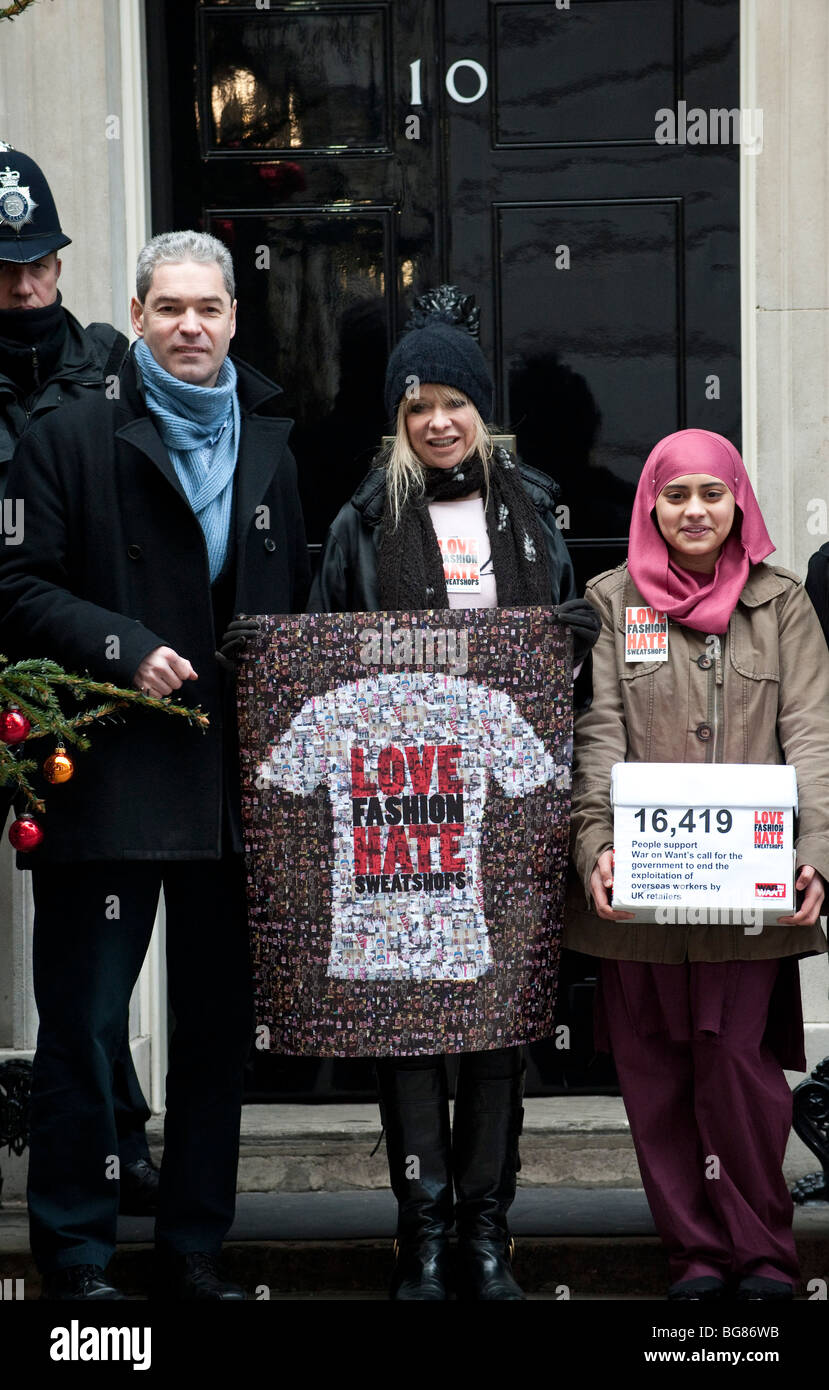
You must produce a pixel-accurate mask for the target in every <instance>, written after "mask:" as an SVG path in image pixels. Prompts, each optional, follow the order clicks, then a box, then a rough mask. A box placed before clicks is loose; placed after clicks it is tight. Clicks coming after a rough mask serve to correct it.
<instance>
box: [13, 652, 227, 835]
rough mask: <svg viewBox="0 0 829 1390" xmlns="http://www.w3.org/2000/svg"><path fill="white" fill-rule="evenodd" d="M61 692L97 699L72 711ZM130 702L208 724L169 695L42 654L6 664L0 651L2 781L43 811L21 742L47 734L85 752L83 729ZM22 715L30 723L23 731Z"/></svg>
mask: <svg viewBox="0 0 829 1390" xmlns="http://www.w3.org/2000/svg"><path fill="white" fill-rule="evenodd" d="M61 691H65V692H66V694H67V695H68V696H71V698H72V700H74V701H75V703H76V704H77V705H79V706H83V705H84V704H85V703H86V702H90V701H92V700H93V699H94V700H96V701H97V703H96V704H95V705H94V706H93V707H92V708H79V709H78V710H77V712H76V713H70V712H67V711H66V710H64V709H63V708H61V702H60V698H59V695H60V692H61ZM130 706H137V707H139V708H145V709H151V710H156V711H158V712H159V713H162V714H174V715H178V716H180V717H181V718H183V719H186V720H187V722H188V723H189V724H192V725H195V726H196V727H197V728H199V729H201V730H202V732H203V731H204V730H205V729H206V728H207V727H208V722H209V721H208V717H207V715H206V714H203V713H202V711H201V709H199V708H198V707H195V708H194V707H191V706H189V705H183V704H181V703H179V702H178V701H175V702H174V701H172V700H170V699H169V698H168V697H164V698H157V697H156V696H154V695H145V694H144V693H143V691H140V690H131V689H127V688H125V687H122V686H118V685H115V684H114V683H113V682H112V681H96V680H93V679H92V678H91V676H88V675H87V676H79V675H76V674H74V673H73V672H71V671H65V670H64V669H63V667H62V666H59V665H58V663H57V662H55V661H51V660H48V659H46V658H35V657H29V658H27V659H26V660H24V661H17V662H13V663H10V662H9V660H8V658H7V657H5V656H0V786H9V785H12V786H14V787H15V788H16V790H17V792H19V793H22V795H23V796H24V798H25V801H26V805H27V808H28V810H30V811H37V812H41V813H42V812H43V811H44V810H45V809H46V808H45V803H44V801H43V800H42V798H41V797H39V796H38V795H37V794H36V792H35V790H34V787H33V786H32V781H31V779H32V777H34V776H35V775H36V773H37V770H38V768H37V763H36V762H35V761H34V760H33V759H31V758H19V757H18V755H17V751H16V750H17V749H18V748H20V749H22V746H23V744H24V743H31V742H32V741H33V740H35V739H40V738H46V737H49V738H52V739H54V741H55V743H56V745H62V744H67V743H71V744H73V745H74V746H75V747H76V748H78V749H80V750H82V751H83V750H85V749H87V748H89V746H90V742H89V739H88V737H87V736H86V734H85V733H82V732H81V730H82V729H85V728H87V727H89V726H90V725H92V724H97V723H101V722H102V721H104V720H107V721H109V722H110V723H116V722H122V721H123V719H124V717H125V715H124V712H125V711H126V710H128V709H129V708H130ZM15 711H16V714H14V715H13V712H15ZM12 715H13V719H14V721H15V723H16V727H9V729H8V734H7V735H6V732H5V729H4V728H3V721H4V720H5V719H8V718H9V716H12ZM24 718H25V720H26V721H27V722H28V725H29V728H28V729H27V730H26V731H25V733H24V734H23V736H21V732H20V731H21V728H25V726H23V725H22V720H23V719H24ZM15 740H16V741H15Z"/></svg>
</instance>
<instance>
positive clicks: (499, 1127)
mask: <svg viewBox="0 0 829 1390" xmlns="http://www.w3.org/2000/svg"><path fill="white" fill-rule="evenodd" d="M525 1070H526V1069H525V1068H524V1067H523V1066H522V1068H521V1070H520V1071H519V1072H516V1073H515V1075H513V1076H505V1077H475V1076H472V1077H469V1076H467V1075H466V1074H465V1073H464V1071H463V1069H461V1071H460V1073H459V1075H458V1087H457V1094H456V1096H455V1116H454V1124H453V1132H452V1168H453V1172H454V1175H455V1196H456V1198H457V1200H456V1202H455V1221H456V1224H457V1231H458V1263H457V1269H458V1297H459V1298H464V1299H474V1300H476V1301H477V1300H486V1301H490V1300H494V1299H508V1300H510V1301H515V1300H517V1299H523V1298H525V1294H524V1293H523V1292H522V1290H521V1289H520V1287H519V1285H518V1284H517V1283H516V1281H515V1279H514V1277H513V1274H512V1269H511V1264H512V1251H513V1242H512V1241H511V1240H510V1236H509V1231H508V1229H507V1212H508V1210H509V1208H510V1206H511V1205H512V1202H513V1199H514V1197H515V1187H516V1181H517V1177H516V1175H517V1173H518V1170H519V1168H520V1166H521V1163H520V1160H519V1157H518V1139H519V1136H520V1134H521V1128H522V1122H523V1118H524V1111H523V1109H522V1106H521V1097H522V1094H523V1091H524V1071H525Z"/></svg>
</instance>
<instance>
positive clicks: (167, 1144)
mask: <svg viewBox="0 0 829 1390" xmlns="http://www.w3.org/2000/svg"><path fill="white" fill-rule="evenodd" d="M32 880H33V889H34V900H35V926H34V950H33V958H34V988H35V999H36V1002H37V1007H38V1013H39V1016H40V1027H39V1030H38V1040H37V1052H36V1054H35V1060H34V1065H33V1073H32V1100H31V1140H30V1158H29V1193H28V1196H29V1220H30V1239H31V1247H32V1253H33V1255H34V1257H35V1260H36V1262H37V1265H38V1268H39V1269H40V1270H42V1271H43V1272H50V1271H52V1270H55V1269H60V1268H66V1267H68V1266H71V1265H78V1264H96V1265H102V1266H106V1264H107V1262H108V1260H109V1259H110V1257H111V1255H112V1253H113V1251H114V1249H115V1231H116V1217H117V1207H118V1181H117V1171H118V1162H117V1158H118V1154H119V1138H118V1132H117V1125H116V1105H115V1100H114V1096H113V1071H114V1067H115V1064H116V1059H117V1057H118V1054H119V1050H120V1049H121V1047H122V1045H123V1039H124V1019H125V1018H126V1013H127V1007H128V1004H129V998H130V995H131V993H132V989H133V986H134V984H135V981H136V979H137V978H138V973H139V971H140V969H141V964H142V962H143V960H144V956H145V954H146V950H147V946H148V944H149V940H150V936H151V934H152V926H153V920H154V917H155V911H156V906H157V903H158V895H159V891H160V889H161V887H162V885H163V887H164V896H165V903H166V909H167V971H168V981H169V992H170V1003H171V1006H172V1009H173V1013H174V1015H175V1028H174V1030H173V1035H172V1038H171V1041H170V1059H169V1069H168V1074H167V1097H166V1102H167V1113H166V1118H165V1125H164V1158H163V1161H162V1166H161V1181H160V1190H159V1213H158V1218H157V1221H156V1239H157V1241H158V1242H160V1243H161V1244H164V1245H166V1246H168V1247H170V1248H172V1249H174V1250H178V1251H182V1252H184V1251H192V1250H208V1251H212V1252H215V1251H218V1249H219V1248H220V1246H221V1242H222V1240H223V1238H224V1236H225V1235H226V1233H227V1231H228V1229H229V1227H230V1225H231V1222H232V1220H233V1213H234V1207H235V1196H236V1169H237V1163H238V1153H239V1122H240V1114H241V1098H242V1074H243V1068H244V1064H245V1060H246V1057H247V1053H248V1049H249V1047H250V1041H251V1035H252V1031H253V1005H252V995H251V982H250V962H249V951H248V932H247V914H246V909H245V898H244V871H243V865H242V860H241V857H240V856H236V855H228V856H226V857H225V858H224V859H222V860H216V861H210V860H207V861H198V862H195V861H191V862H187V861H183V862H166V861H164V862H162V861H147V862H117V863H116V862H112V863H110V862H101V863H85V864H66V865H64V864H60V865H53V866H50V867H48V868H47V867H44V868H39V869H36V870H34V871H33V874H32Z"/></svg>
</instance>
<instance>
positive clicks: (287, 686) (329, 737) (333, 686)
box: [237, 609, 572, 1057]
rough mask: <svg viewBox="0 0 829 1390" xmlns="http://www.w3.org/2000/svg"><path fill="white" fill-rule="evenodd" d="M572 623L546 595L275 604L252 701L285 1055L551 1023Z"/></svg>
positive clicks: (566, 796)
mask: <svg viewBox="0 0 829 1390" xmlns="http://www.w3.org/2000/svg"><path fill="white" fill-rule="evenodd" d="M567 641H568V639H567V637H566V630H565V629H564V628H563V627H562V626H561V625H560V624H558V623H557V622H556V620H555V618H554V617H553V615H552V613H551V612H549V611H548V610H545V609H526V610H511V609H474V610H441V611H434V612H432V611H430V612H413V613H388V614H382V613H380V614H366V613H358V614H310V615H303V616H291V617H263V618H261V619H260V633H259V636H258V637H257V638H255V639H253V641H251V642H250V643H249V645H248V650H247V653H246V656H245V659H244V660H243V662H242V663H241V664H240V669H239V675H238V693H237V698H238V707H239V721H240V750H241V769H242V808H243V820H244V831H245V848H246V855H247V883H248V898H249V909H250V920H251V930H252V951H253V962H254V975H255V992H256V1019H257V1024H258V1025H259V1026H260V1027H262V1026H264V1027H265V1028H267V1030H268V1036H269V1038H270V1048H271V1049H272V1050H273V1051H277V1052H282V1053H286V1054H289V1055H295V1056H317V1057H319V1056H323V1057H324V1056H336V1057H355V1056H376V1055H395V1056H406V1055H415V1054H423V1053H433V1052H444V1051H446V1052H463V1051H476V1050H481V1049H486V1048H492V1047H506V1046H509V1045H512V1044H513V1043H517V1042H530V1041H535V1040H537V1039H540V1038H543V1037H545V1036H549V1035H550V1033H551V1032H552V1031H553V1021H554V1006H555V992H556V979H557V970H558V960H559V949H560V931H561V911H562V899H563V889H564V880H565V875H566V867H567V858H568V825H569V808H570V762H571V753H572V698H571V679H572V678H571V667H572V660H571V655H570V654H569V652H568V648H567Z"/></svg>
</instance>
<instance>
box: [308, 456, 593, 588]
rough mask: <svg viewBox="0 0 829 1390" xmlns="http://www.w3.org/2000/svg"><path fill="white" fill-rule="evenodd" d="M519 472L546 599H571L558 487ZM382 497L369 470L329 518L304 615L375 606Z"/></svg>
mask: <svg viewBox="0 0 829 1390" xmlns="http://www.w3.org/2000/svg"><path fill="white" fill-rule="evenodd" d="M519 470H520V473H521V481H522V483H523V484H524V487H525V489H526V491H527V494H528V496H529V497H530V500H531V501H532V503H533V505H534V506H535V509H536V511H537V512H538V519H539V521H540V522H541V529H542V531H543V532H544V539H545V541H546V543H547V556H548V560H549V564H550V579H551V581H552V591H553V592H552V602H553V603H564V602H566V600H567V599H571V598H575V597H576V581H575V577H574V575H573V566H572V563H571V561H570V556H569V554H568V552H567V547H566V546H565V544H564V541H563V540H562V538H561V531H560V530H559V528H558V526H557V525H556V515H555V504H556V498H557V497H558V486H557V484H556V483H554V482H553V480H552V478H548V477H547V475H546V473H540V472H539V471H538V469H536V468H527V467H526V466H525V465H524V464H523V463H522V464H519ZM385 500H386V476H385V473H384V471H383V470H382V469H380V468H373V469H372V470H371V472H370V473H369V474H368V475H367V476H366V477H365V478H364V479H363V481H362V483H361V484H360V486H359V487H358V489H357V491H356V492H355V493H354V496H353V497H352V498H351V500H350V501H349V502H346V504H345V506H344V507H343V508H342V509H341V510H340V511H339V512H338V513H337V516H336V517H335V518H334V521H333V523H332V525H331V528H330V530H329V532H328V535H327V537H326V540H325V545H324V546H323V548H322V556H321V559H320V567H319V570H318V572H317V575H316V577H315V579H314V583H313V586H312V588H311V596H310V598H309V600H308V612H309V613H376V612H378V611H379V610H380V607H381V604H380V594H379V591H378V588H377V550H378V546H379V543H380V521H381V520H382V517H383V508H384V505H385Z"/></svg>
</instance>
